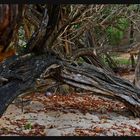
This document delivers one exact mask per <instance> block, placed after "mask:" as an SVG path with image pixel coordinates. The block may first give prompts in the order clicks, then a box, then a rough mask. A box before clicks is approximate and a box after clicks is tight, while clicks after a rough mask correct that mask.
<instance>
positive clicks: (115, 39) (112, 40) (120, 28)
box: [106, 18, 129, 45]
mask: <svg viewBox="0 0 140 140" xmlns="http://www.w3.org/2000/svg"><path fill="white" fill-rule="evenodd" d="M128 26H129V21H128V20H127V19H126V18H119V19H118V20H117V21H116V24H115V25H112V26H109V27H108V28H107V29H106V33H107V37H108V40H109V44H111V45H118V44H119V43H120V41H121V40H122V39H123V37H124V33H125V30H126V29H127V28H128Z"/></svg>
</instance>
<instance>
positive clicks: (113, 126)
mask: <svg viewBox="0 0 140 140" xmlns="http://www.w3.org/2000/svg"><path fill="white" fill-rule="evenodd" d="M133 76H134V75H133V74H131V75H126V76H124V77H125V78H126V79H128V80H132V79H133ZM0 135H3V136H5V135H8V136H9V135H10V136H11V135H12V136H13V135H17V136H22V135H24V136H25V135H28V136H36V135H39V136H41V135H45V136H124V135H127V136H135V135H136V136H140V118H134V117H133V116H132V114H131V113H130V112H129V111H128V109H127V107H125V106H124V105H123V104H122V103H120V102H118V101H113V100H111V99H106V98H103V97H98V96H93V95H91V94H90V93H85V94H83V95H80V94H76V93H72V94H71V95H66V96H62V95H54V96H48V97H45V96H44V95H43V94H36V95H35V96H34V97H32V101H31V103H30V104H29V105H26V106H24V108H21V107H20V106H16V105H15V104H11V105H10V106H9V107H8V109H7V111H6V112H5V114H4V115H3V117H2V118H1V119H0Z"/></svg>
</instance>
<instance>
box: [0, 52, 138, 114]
mask: <svg viewBox="0 0 140 140" xmlns="http://www.w3.org/2000/svg"><path fill="white" fill-rule="evenodd" d="M0 76H1V78H0V83H1V86H0V115H2V114H3V113H4V112H5V111H6V108H7V107H8V105H9V104H11V103H12V101H13V100H14V99H15V98H16V97H17V96H19V95H22V94H24V93H25V92H26V91H28V90H30V89H33V88H36V80H37V79H47V78H50V77H51V78H53V79H55V80H56V81H57V82H64V83H66V84H69V85H71V86H74V87H79V88H82V89H85V90H88V91H92V92H93V94H97V95H102V96H105V97H108V98H112V99H114V100H119V101H121V102H123V103H124V104H125V105H126V106H127V107H128V108H129V110H130V111H131V112H133V114H134V115H135V116H138V117H139V116H140V91H139V89H138V88H137V87H135V86H134V85H133V84H132V83H130V82H129V81H127V80H124V79H122V78H120V77H117V76H114V75H113V74H111V73H107V72H106V71H104V70H103V69H101V68H98V67H96V66H93V65H90V64H87V63H84V64H82V65H78V64H76V63H68V62H66V61H64V60H63V61H62V60H60V59H59V58H58V57H56V56H54V55H40V56H34V55H33V54H28V55H26V56H22V57H18V56H14V57H11V58H9V59H7V60H5V61H4V62H3V63H1V64H0ZM3 79H4V80H3ZM38 87H39V86H38Z"/></svg>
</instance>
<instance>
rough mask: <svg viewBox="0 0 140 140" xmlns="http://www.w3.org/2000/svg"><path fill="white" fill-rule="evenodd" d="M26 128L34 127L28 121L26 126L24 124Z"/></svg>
mask: <svg viewBox="0 0 140 140" xmlns="http://www.w3.org/2000/svg"><path fill="white" fill-rule="evenodd" d="M24 128H25V129H32V125H31V123H27V124H26V125H25V126H24Z"/></svg>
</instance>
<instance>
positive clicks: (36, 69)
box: [0, 5, 140, 116]
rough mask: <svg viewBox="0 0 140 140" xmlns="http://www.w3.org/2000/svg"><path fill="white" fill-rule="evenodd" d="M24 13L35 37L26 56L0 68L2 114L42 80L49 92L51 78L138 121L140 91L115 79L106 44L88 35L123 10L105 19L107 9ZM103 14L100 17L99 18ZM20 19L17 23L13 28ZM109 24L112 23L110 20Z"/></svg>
mask: <svg viewBox="0 0 140 140" xmlns="http://www.w3.org/2000/svg"><path fill="white" fill-rule="evenodd" d="M109 6H110V5H109ZM24 8H25V12H24V17H26V20H27V19H28V21H30V20H31V18H32V20H33V21H36V22H35V23H33V24H34V25H33V24H32V23H29V28H25V27H26V26H25V27H24V30H26V33H27V32H28V31H29V29H30V28H32V27H34V29H33V34H32V35H30V33H28V35H29V36H28V38H29V40H28V41H27V45H26V47H25V48H24V49H23V51H22V53H20V54H19V55H14V56H12V57H10V58H8V59H6V60H5V61H3V62H1V63H0V76H1V77H0V82H1V85H0V115H2V114H3V113H4V112H5V110H6V108H7V107H8V105H9V104H10V103H11V102H12V101H13V100H14V99H15V98H16V97H17V96H19V95H22V94H25V92H32V91H33V90H36V89H41V88H42V81H43V83H44V85H43V87H44V86H46V88H47V78H52V79H54V80H55V81H56V83H58V84H62V83H66V84H69V85H71V86H74V87H79V88H82V89H85V90H89V91H92V92H93V94H98V95H101V96H105V97H108V98H113V99H115V100H119V101H121V102H123V103H124V104H125V105H126V106H127V107H128V108H129V109H130V111H131V112H132V113H133V114H134V115H135V116H140V91H139V88H137V87H136V86H134V85H133V84H132V83H130V82H129V81H127V80H124V79H122V78H120V77H118V76H115V75H114V72H113V71H112V70H111V69H110V68H109V67H107V66H106V65H105V64H104V63H102V60H101V58H99V56H100V55H99V54H98V53H99V52H98V51H97V47H98V45H99V44H101V43H102V41H101V40H98V41H97V40H93V39H91V37H92V35H90V34H92V31H90V30H89V29H90V28H91V27H92V28H93V25H94V26H95V24H96V22H97V21H98V22H99V23H100V24H97V25H96V26H95V27H98V26H100V27H103V28H104V24H105V22H106V21H107V19H110V17H111V15H113V14H115V13H117V14H116V16H120V15H121V14H122V13H121V12H119V13H118V10H120V8H122V7H119V6H118V5H117V6H116V7H115V8H114V10H112V11H113V12H111V14H110V16H109V17H108V16H107V15H106V14H105V15H104V12H103V11H104V8H106V6H105V5H76V6H73V5H29V6H27V7H26V6H25V7H24ZM107 8H108V7H107ZM111 8H112V7H111ZM126 8H127V6H126V7H125V6H124V8H123V10H124V9H126ZM123 10H121V11H123ZM20 12H21V13H22V12H23V11H20ZM11 14H14V13H11ZM100 14H101V15H102V16H98V15H100ZM29 15H30V17H29ZM91 15H92V16H91ZM65 16H66V17H65ZM18 20H19V19H18ZM18 20H17V19H16V20H14V21H13V22H14V24H13V25H14V26H12V27H15V25H16V23H18V22H17V21H18ZM15 21H16V22H15ZM95 21H96V22H95ZM112 22H114V20H112ZM91 23H94V24H91ZM24 24H25V25H26V24H27V21H26V22H25V21H24ZM109 24H113V23H111V22H110V21H109ZM8 27H9V26H8ZM18 27H19V25H18ZM95 27H94V28H95ZM10 29H11V28H10ZM11 30H12V31H13V30H14V28H12V29H11ZM85 30H86V31H87V32H85ZM6 32H7V31H6ZM93 37H94V36H93ZM100 50H102V49H100ZM65 53H66V54H67V55H65ZM78 58H82V60H80V61H78Z"/></svg>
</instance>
